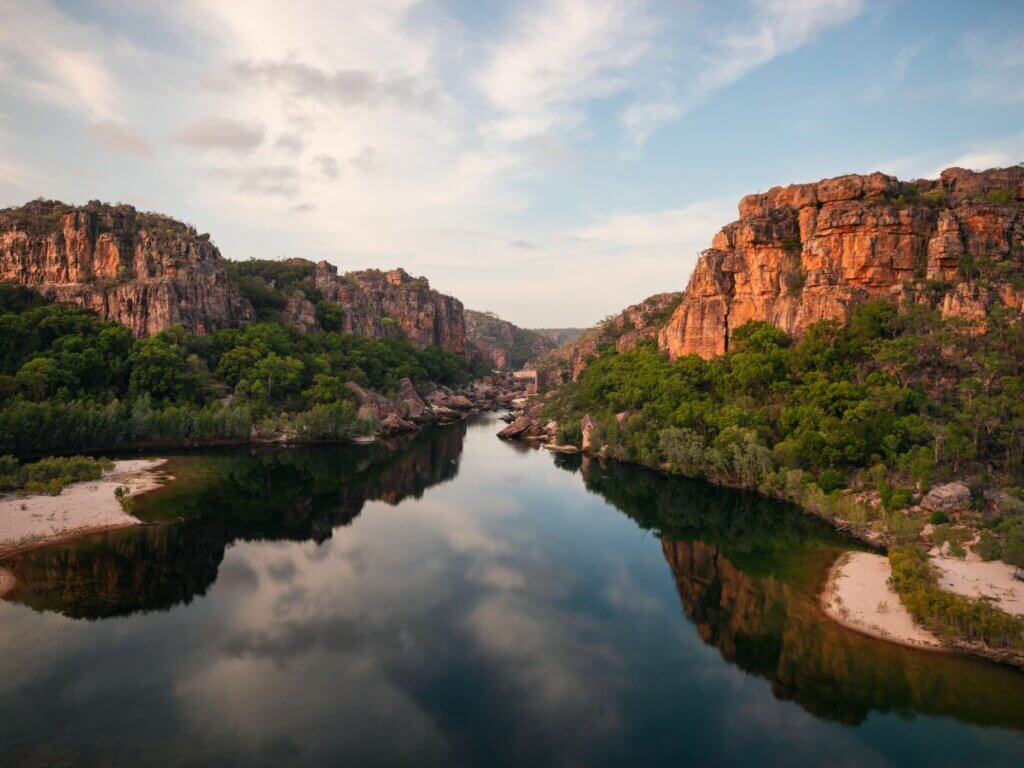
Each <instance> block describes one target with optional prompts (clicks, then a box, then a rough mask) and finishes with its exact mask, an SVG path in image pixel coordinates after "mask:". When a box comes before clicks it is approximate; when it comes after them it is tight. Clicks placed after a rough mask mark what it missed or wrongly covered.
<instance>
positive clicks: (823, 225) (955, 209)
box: [658, 167, 1024, 358]
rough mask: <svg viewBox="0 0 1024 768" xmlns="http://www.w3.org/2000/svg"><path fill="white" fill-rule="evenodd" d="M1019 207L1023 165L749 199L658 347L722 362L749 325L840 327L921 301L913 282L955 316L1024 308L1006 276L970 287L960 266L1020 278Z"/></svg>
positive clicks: (1023, 258) (835, 184)
mask: <svg viewBox="0 0 1024 768" xmlns="http://www.w3.org/2000/svg"><path fill="white" fill-rule="evenodd" d="M1022 201H1024V168H1021V167H1015V168H1007V169H996V170H992V171H985V172H980V173H975V172H972V171H966V170H964V169H961V168H950V169H948V170H946V171H943V173H942V176H941V178H940V179H939V180H938V181H917V182H909V183H905V182H900V181H899V180H897V179H896V178H895V177H892V176H886V175H884V174H881V173H873V174H870V175H867V176H857V175H851V176H840V177H838V178H835V179H825V180H823V181H820V182H818V183H816V184H797V185H793V186H789V187H776V188H774V189H771V190H769V191H768V192H766V193H763V194H757V195H748V196H747V197H744V198H743V200H741V201H740V204H739V214H740V218H739V220H737V221H734V222H732V223H731V224H728V225H726V226H725V227H723V228H722V230H721V231H720V232H719V233H718V234H717V235H716V236H715V238H714V240H713V242H712V246H711V248H710V249H709V250H707V251H705V252H704V253H703V254H702V255H701V257H700V260H699V261H698V262H697V266H696V267H695V268H694V271H693V274H692V276H691V278H690V284H689V286H688V287H687V290H686V297H685V299H684V300H683V301H682V303H681V304H680V305H679V308H678V309H677V310H676V311H675V313H674V314H673V316H672V318H671V319H670V320H669V322H668V323H667V324H666V325H665V326H664V327H663V328H662V329H661V331H660V333H659V337H658V341H659V346H660V347H661V348H662V350H664V351H666V352H667V353H668V354H669V355H670V356H671V357H673V358H675V357H678V356H680V355H688V354H697V355H700V356H702V357H705V358H707V357H712V356H714V355H720V354H722V353H724V352H726V351H727V350H728V348H729V340H730V338H731V334H732V332H733V331H734V330H735V329H736V328H739V327H740V326H741V325H743V324H744V323H745V322H747V321H750V320H763V321H768V322H771V323H773V324H775V325H777V326H779V327H780V328H782V329H783V330H785V331H786V332H787V333H790V334H792V335H793V336H796V337H799V336H800V335H801V334H802V333H803V332H804V331H805V330H806V328H807V326H808V325H810V324H811V323H813V322H816V321H818V320H824V319H836V320H840V321H844V320H845V319H846V318H847V316H848V314H849V311H850V308H851V307H852V306H853V305H854V304H857V303H858V302H862V301H867V300H870V299H877V298H900V297H909V298H913V299H914V300H920V296H921V295H922V294H921V292H920V291H918V292H915V291H914V289H913V288H912V286H913V285H914V283H915V282H917V283H923V282H924V281H931V288H932V290H931V294H933V295H934V294H935V292H936V289H938V294H939V295H938V296H937V298H936V302H937V305H938V306H939V307H940V309H941V310H942V312H943V313H944V314H945V315H947V316H950V315H956V316H964V317H969V318H973V319H977V318H979V317H984V314H985V312H986V311H987V308H988V307H990V306H993V305H995V304H1009V305H1012V306H1017V307H1020V306H1022V305H1024V295H1022V294H1021V292H1020V291H1018V290H1015V289H1013V288H1012V287H1011V286H1009V285H1007V284H1001V283H1000V282H999V279H998V278H992V279H988V280H986V281H985V282H984V283H980V282H979V283H976V284H975V283H972V282H971V281H972V275H971V274H970V270H969V269H965V268H964V267H965V259H972V260H974V261H977V260H983V261H985V262H986V263H987V264H989V265H996V267H997V268H1003V270H1004V271H1003V274H1006V272H1007V271H1016V270H1024V208H1022V206H1021V202H1022ZM993 274H998V272H994V273H993ZM947 283H948V285H945V284H947ZM964 283H967V285H966V287H965V286H964Z"/></svg>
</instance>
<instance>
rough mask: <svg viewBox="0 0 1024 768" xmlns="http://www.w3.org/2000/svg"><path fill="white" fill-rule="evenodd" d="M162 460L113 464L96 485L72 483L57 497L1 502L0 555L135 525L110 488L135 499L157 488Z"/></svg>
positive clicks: (10, 498) (15, 497) (8, 498)
mask: <svg viewBox="0 0 1024 768" xmlns="http://www.w3.org/2000/svg"><path fill="white" fill-rule="evenodd" d="M164 461H165V459H131V460H127V461H118V462H115V463H114V468H113V469H112V470H111V471H110V472H107V473H105V474H104V475H103V477H102V478H100V479H99V480H87V481H84V482H81V483H74V484H72V485H69V486H68V487H67V488H65V489H64V490H63V491H62V492H61V493H60V494H59V495H57V496H47V495H35V496H18V495H14V494H12V495H8V496H3V497H0V555H3V554H7V553H10V552H13V551H15V550H19V549H25V548H28V547H34V546H39V545H41V544H46V543H49V542H51V541H55V540H57V539H64V538H68V537H71V536H77V535H81V534H83V533H89V532H93V531H99V530H106V529H110V528H121V527H124V526H128V525H138V524H139V523H140V522H141V521H140V520H139V519H138V518H136V517H134V516H132V515H130V514H128V513H127V512H125V511H124V509H123V508H122V507H121V504H120V502H119V501H118V500H117V498H116V497H115V496H114V489H115V488H117V487H118V486H125V487H127V488H129V489H130V491H131V495H132V496H138V495H139V494H140V493H145V492H146V491H149V490H152V489H154V488H156V487H158V486H159V485H160V484H161V480H162V478H161V477H160V476H159V475H158V474H157V472H156V471H155V470H156V469H157V468H158V467H159V466H160V465H162V464H163V463H164ZM2 591H3V590H2V589H0V592H2Z"/></svg>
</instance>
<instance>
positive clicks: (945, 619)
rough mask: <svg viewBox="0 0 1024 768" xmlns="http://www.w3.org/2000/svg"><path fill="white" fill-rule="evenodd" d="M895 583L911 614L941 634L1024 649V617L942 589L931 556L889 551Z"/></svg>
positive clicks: (912, 551) (895, 549) (898, 549)
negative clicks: (930, 559)
mask: <svg viewBox="0 0 1024 768" xmlns="http://www.w3.org/2000/svg"><path fill="white" fill-rule="evenodd" d="M889 562H890V563H891V565H892V586H893V589H894V590H895V591H896V593H897V594H898V595H899V596H900V599H901V600H902V601H903V604H904V605H905V606H906V607H907V610H908V611H910V613H911V615H912V616H913V617H914V618H915V619H917V620H918V621H920V622H921V623H922V624H924V625H925V626H927V627H929V628H931V629H932V630H933V631H935V632H936V633H938V634H939V635H940V636H942V637H944V638H947V639H950V640H958V641H963V642H969V643H972V642H979V641H980V642H983V643H985V644H986V645H988V646H990V647H992V648H1010V649H1015V650H1020V649H1024V618H1021V617H1018V616H1011V615H1010V614H1008V613H1006V612H1004V611H1001V610H999V609H998V608H996V607H994V606H992V605H990V604H989V603H987V602H985V601H983V600H972V599H970V598H966V597H963V596H961V595H957V594H954V593H953V592H947V591H946V590H943V589H940V588H939V585H938V579H937V577H936V575H935V570H934V569H933V567H932V565H931V563H930V562H929V560H928V555H927V554H925V553H924V552H922V551H921V550H919V549H917V548H916V547H914V546H910V545H904V546H899V547H893V548H892V549H891V550H889Z"/></svg>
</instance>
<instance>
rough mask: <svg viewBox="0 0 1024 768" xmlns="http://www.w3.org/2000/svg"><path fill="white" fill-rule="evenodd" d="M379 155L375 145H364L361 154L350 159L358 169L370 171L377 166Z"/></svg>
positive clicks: (352, 164) (365, 171) (350, 162)
mask: <svg viewBox="0 0 1024 768" xmlns="http://www.w3.org/2000/svg"><path fill="white" fill-rule="evenodd" d="M379 159H380V158H379V155H378V154H377V151H376V150H375V149H374V148H373V147H363V148H362V149H361V150H359V154H358V155H356V156H355V157H353V158H352V159H351V160H349V161H348V162H349V164H350V165H351V166H352V167H353V168H355V169H356V170H359V171H363V172H364V173H369V172H370V171H372V170H374V169H375V168H376V167H377V164H378V162H379Z"/></svg>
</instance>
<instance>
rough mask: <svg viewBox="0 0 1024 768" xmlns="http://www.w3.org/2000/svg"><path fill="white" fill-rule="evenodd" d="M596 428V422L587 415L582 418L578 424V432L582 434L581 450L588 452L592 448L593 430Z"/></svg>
mask: <svg viewBox="0 0 1024 768" xmlns="http://www.w3.org/2000/svg"><path fill="white" fill-rule="evenodd" d="M596 427H597V422H596V421H594V419H593V418H592V417H591V415H590V414H589V413H588V414H587V415H586V416H584V417H583V420H582V421H581V422H580V432H582V433H583V450H584V451H589V450H591V449H592V448H593V447H594V446H593V441H594V429H595V428H596Z"/></svg>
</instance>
